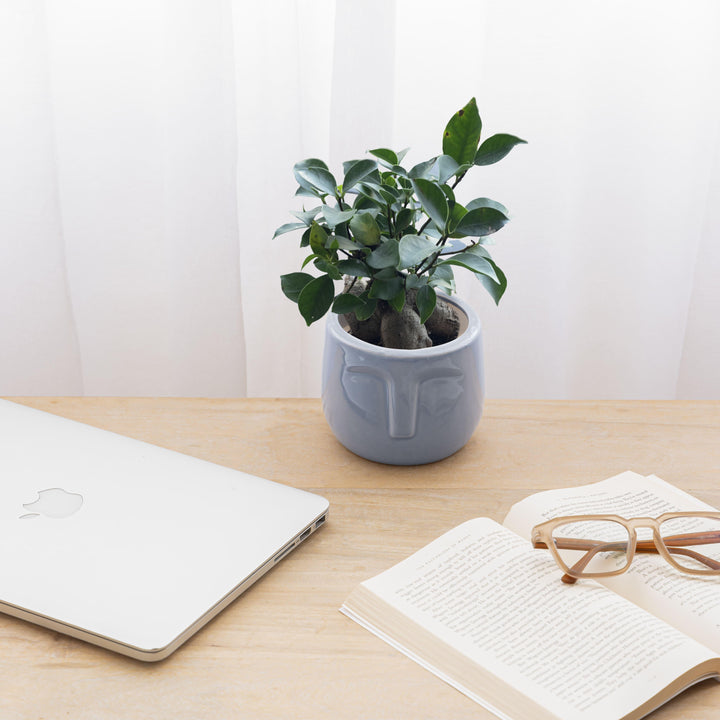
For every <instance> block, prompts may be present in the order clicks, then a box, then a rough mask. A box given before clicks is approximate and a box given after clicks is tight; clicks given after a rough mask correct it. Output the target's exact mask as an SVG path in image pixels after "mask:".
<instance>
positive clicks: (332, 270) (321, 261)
mask: <svg viewBox="0 0 720 720" xmlns="http://www.w3.org/2000/svg"><path fill="white" fill-rule="evenodd" d="M313 265H314V266H315V267H316V268H317V269H318V270H319V271H320V272H324V273H327V274H328V275H329V276H330V278H331V279H332V280H342V274H341V273H340V271H339V270H338V269H337V267H335V264H334V263H333V262H332V261H331V260H328V259H327V258H317V259H316V260H315V262H314V263H313Z"/></svg>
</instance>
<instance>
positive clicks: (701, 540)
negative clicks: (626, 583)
mask: <svg viewBox="0 0 720 720" xmlns="http://www.w3.org/2000/svg"><path fill="white" fill-rule="evenodd" d="M663 542H664V543H665V546H666V547H667V546H668V545H670V547H667V549H668V551H669V552H671V553H675V554H676V555H685V556H686V557H691V558H693V559H694V560H697V561H698V562H700V563H702V564H703V565H706V566H707V567H709V568H710V569H711V570H720V563H718V562H717V561H715V560H713V559H712V558H709V557H706V556H705V555H701V554H700V553H697V552H695V551H694V550H688V549H687V548H685V547H675V545H676V544H682V545H706V544H708V543H710V542H720V533H718V532H704V533H686V534H684V535H671V536H670V537H667V538H663ZM533 546H534V547H536V548H538V547H542V548H547V545H546V543H544V542H542V541H541V540H535V541H534V542H533ZM555 546H556V547H557V548H558V549H559V550H587V552H586V554H585V555H583V556H582V557H581V558H580V559H579V560H578V561H577V562H576V563H575V565H573V566H572V568H570V570H571V572H574V573H578V574H579V573H581V572H582V571H583V570H584V569H585V567H586V566H587V564H588V563H589V562H590V560H592V558H593V557H594V556H595V555H596V554H597V553H599V552H612V551H614V550H624V549H626V548H627V543H625V542H615V543H602V542H600V543H598V542H596V541H593V540H579V539H576V538H557V539H556V541H555ZM635 551H636V552H641V553H657V552H658V549H657V547H656V546H655V542H654V541H653V540H640V541H639V542H638V543H637V544H636V546H635ZM577 579H578V578H576V577H574V576H572V575H570V574H568V573H565V574H564V575H563V576H562V578H561V580H562V581H563V582H564V583H567V584H568V585H573V584H574V583H575V582H576V581H577Z"/></svg>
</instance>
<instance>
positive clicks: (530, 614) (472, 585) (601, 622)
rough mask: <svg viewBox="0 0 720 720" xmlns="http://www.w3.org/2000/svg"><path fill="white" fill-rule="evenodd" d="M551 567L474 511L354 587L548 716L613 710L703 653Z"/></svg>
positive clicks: (634, 702)
mask: <svg viewBox="0 0 720 720" xmlns="http://www.w3.org/2000/svg"><path fill="white" fill-rule="evenodd" d="M556 570H557V568H556V566H555V563H554V562H553V560H552V559H551V557H550V556H549V553H538V552H537V551H535V550H533V549H532V548H531V547H529V546H528V543H527V542H526V541H524V540H522V539H521V538H519V537H518V536H517V535H515V534H514V533H512V532H510V531H509V530H507V529H505V528H503V527H502V526H500V525H498V524H497V523H495V522H493V521H492V520H489V519H487V518H481V519H478V520H472V521H469V522H467V523H464V524H463V525H460V526H459V527H457V528H455V529H454V530H451V531H450V532H449V533H446V534H445V535H443V536H442V537H441V538H439V539H438V540H436V541H434V542H433V543H431V544H430V545H428V546H427V547H425V548H423V549H422V550H421V551H419V552H417V553H415V554H414V555H412V556H411V557H410V558H408V559H407V560H405V561H403V562H401V563H399V564H398V565H396V566H395V567H393V568H391V569H390V570H388V571H386V572H384V573H382V574H381V575H379V576H377V577H375V578H373V579H371V580H368V581H366V582H365V583H363V584H362V586H361V587H363V588H365V589H367V590H369V591H370V592H371V593H372V594H373V595H374V596H377V597H378V598H380V599H381V600H383V601H384V602H385V603H387V605H389V606H392V608H395V609H397V610H398V611H399V612H400V613H402V615H403V616H405V617H407V618H409V619H410V620H411V621H413V622H414V623H416V624H417V625H418V626H420V627H422V628H425V629H426V630H428V631H429V632H430V633H432V635H433V636H435V637H437V638H439V639H440V640H442V641H443V642H444V643H446V644H447V645H448V646H449V647H450V648H452V649H453V650H456V651H459V652H460V653H462V654H463V655H464V656H466V657H467V658H469V660H470V662H471V663H474V664H476V666H479V667H480V668H485V669H487V670H488V671H489V672H491V673H492V674H494V675H495V676H496V677H498V678H500V680H501V681H502V682H504V683H506V684H507V685H508V686H510V687H514V688H517V689H518V690H520V691H521V692H522V693H524V694H525V695H526V696H527V697H528V698H529V699H530V700H531V701H532V702H533V703H535V704H537V705H540V706H542V707H544V708H547V709H548V710H549V711H550V713H551V715H552V716H554V717H557V718H563V719H565V718H566V719H567V720H578V719H587V720H590V719H592V720H607V719H608V718H621V717H623V716H625V715H627V714H628V713H630V712H631V711H632V710H634V709H635V708H636V707H638V706H640V705H641V704H642V703H644V702H646V701H647V700H648V699H649V698H651V697H652V696H653V695H655V694H656V693H658V692H659V691H660V690H662V689H663V688H664V687H665V686H667V685H668V684H670V682H671V681H672V680H673V679H674V678H675V677H677V676H678V675H680V674H681V673H683V672H686V671H688V670H689V669H690V668H693V667H695V666H696V665H698V664H700V663H702V662H704V661H705V662H706V661H708V660H711V659H712V657H713V654H712V653H711V652H710V651H709V650H707V648H704V647H703V646H701V645H700V644H698V643H696V642H694V641H693V640H691V639H689V638H687V637H686V636H684V635H683V634H681V633H679V632H678V631H677V630H675V629H674V628H672V627H671V626H669V625H667V624H666V623H664V622H662V621H660V620H659V619H658V618H656V617H654V616H653V615H650V614H648V613H646V612H644V611H643V610H641V609H640V608H639V607H637V606H636V605H634V604H632V603H629V602H628V601H626V600H625V599H623V598H621V597H619V596H618V595H616V594H614V593H612V592H609V591H608V590H606V589H605V588H603V587H602V586H600V585H598V584H596V583H591V582H588V583H583V584H582V585H581V586H577V587H575V586H570V585H565V584H564V583H561V582H560V580H559V577H558V575H557V572H556ZM351 598H352V596H351ZM348 605H349V607H350V610H352V609H353V608H352V603H350V602H349V603H348ZM355 614H356V615H362V613H361V612H357V611H356V612H355ZM370 624H372V619H371V620H370ZM387 634H391V633H390V632H387ZM445 672H447V673H448V674H450V673H449V672H448V670H447V669H445ZM470 675H471V676H472V673H471V674H470ZM477 675H478V674H477V673H476V674H475V676H476V677H477ZM463 684H464V687H465V688H468V689H469V690H470V691H471V692H474V693H476V694H478V695H484V694H485V695H487V693H488V692H490V690H489V689H488V688H485V689H484V690H483V689H480V690H478V688H474V687H471V686H470V685H471V682H465V683H463V682H462V681H459V682H458V683H457V685H460V686H463ZM457 685H456V686H457ZM489 701H490V703H491V704H492V703H493V702H494V700H493V698H489ZM494 704H495V705H498V702H497V698H495V702H494ZM527 717H534V715H533V714H528V715H527Z"/></svg>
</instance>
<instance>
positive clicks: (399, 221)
mask: <svg viewBox="0 0 720 720" xmlns="http://www.w3.org/2000/svg"><path fill="white" fill-rule="evenodd" d="M414 221H415V211H414V210H413V209H411V208H403V209H402V210H401V211H400V212H399V213H398V214H397V217H396V218H395V232H396V233H399V232H400V231H401V230H405V229H406V228H409V227H410V226H411V225H412V224H413V222H414Z"/></svg>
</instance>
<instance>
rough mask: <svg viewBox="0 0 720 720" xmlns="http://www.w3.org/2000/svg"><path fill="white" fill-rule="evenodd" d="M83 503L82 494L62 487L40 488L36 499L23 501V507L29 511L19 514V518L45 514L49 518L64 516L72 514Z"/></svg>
mask: <svg viewBox="0 0 720 720" xmlns="http://www.w3.org/2000/svg"><path fill="white" fill-rule="evenodd" d="M82 504H83V496H82V495H80V494H78V493H71V492H68V491H67V490H63V489H62V488H49V489H48V490H40V491H39V492H38V498H37V500H33V502H30V503H23V507H24V508H25V509H26V510H30V511H31V512H29V513H27V514H25V515H21V516H20V519H21V520H31V519H33V518H37V517H40V516H41V515H45V517H49V518H66V517H69V516H70V515H74V514H75V513H76V512H77V511H78V510H79V509H80V508H81V507H82Z"/></svg>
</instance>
